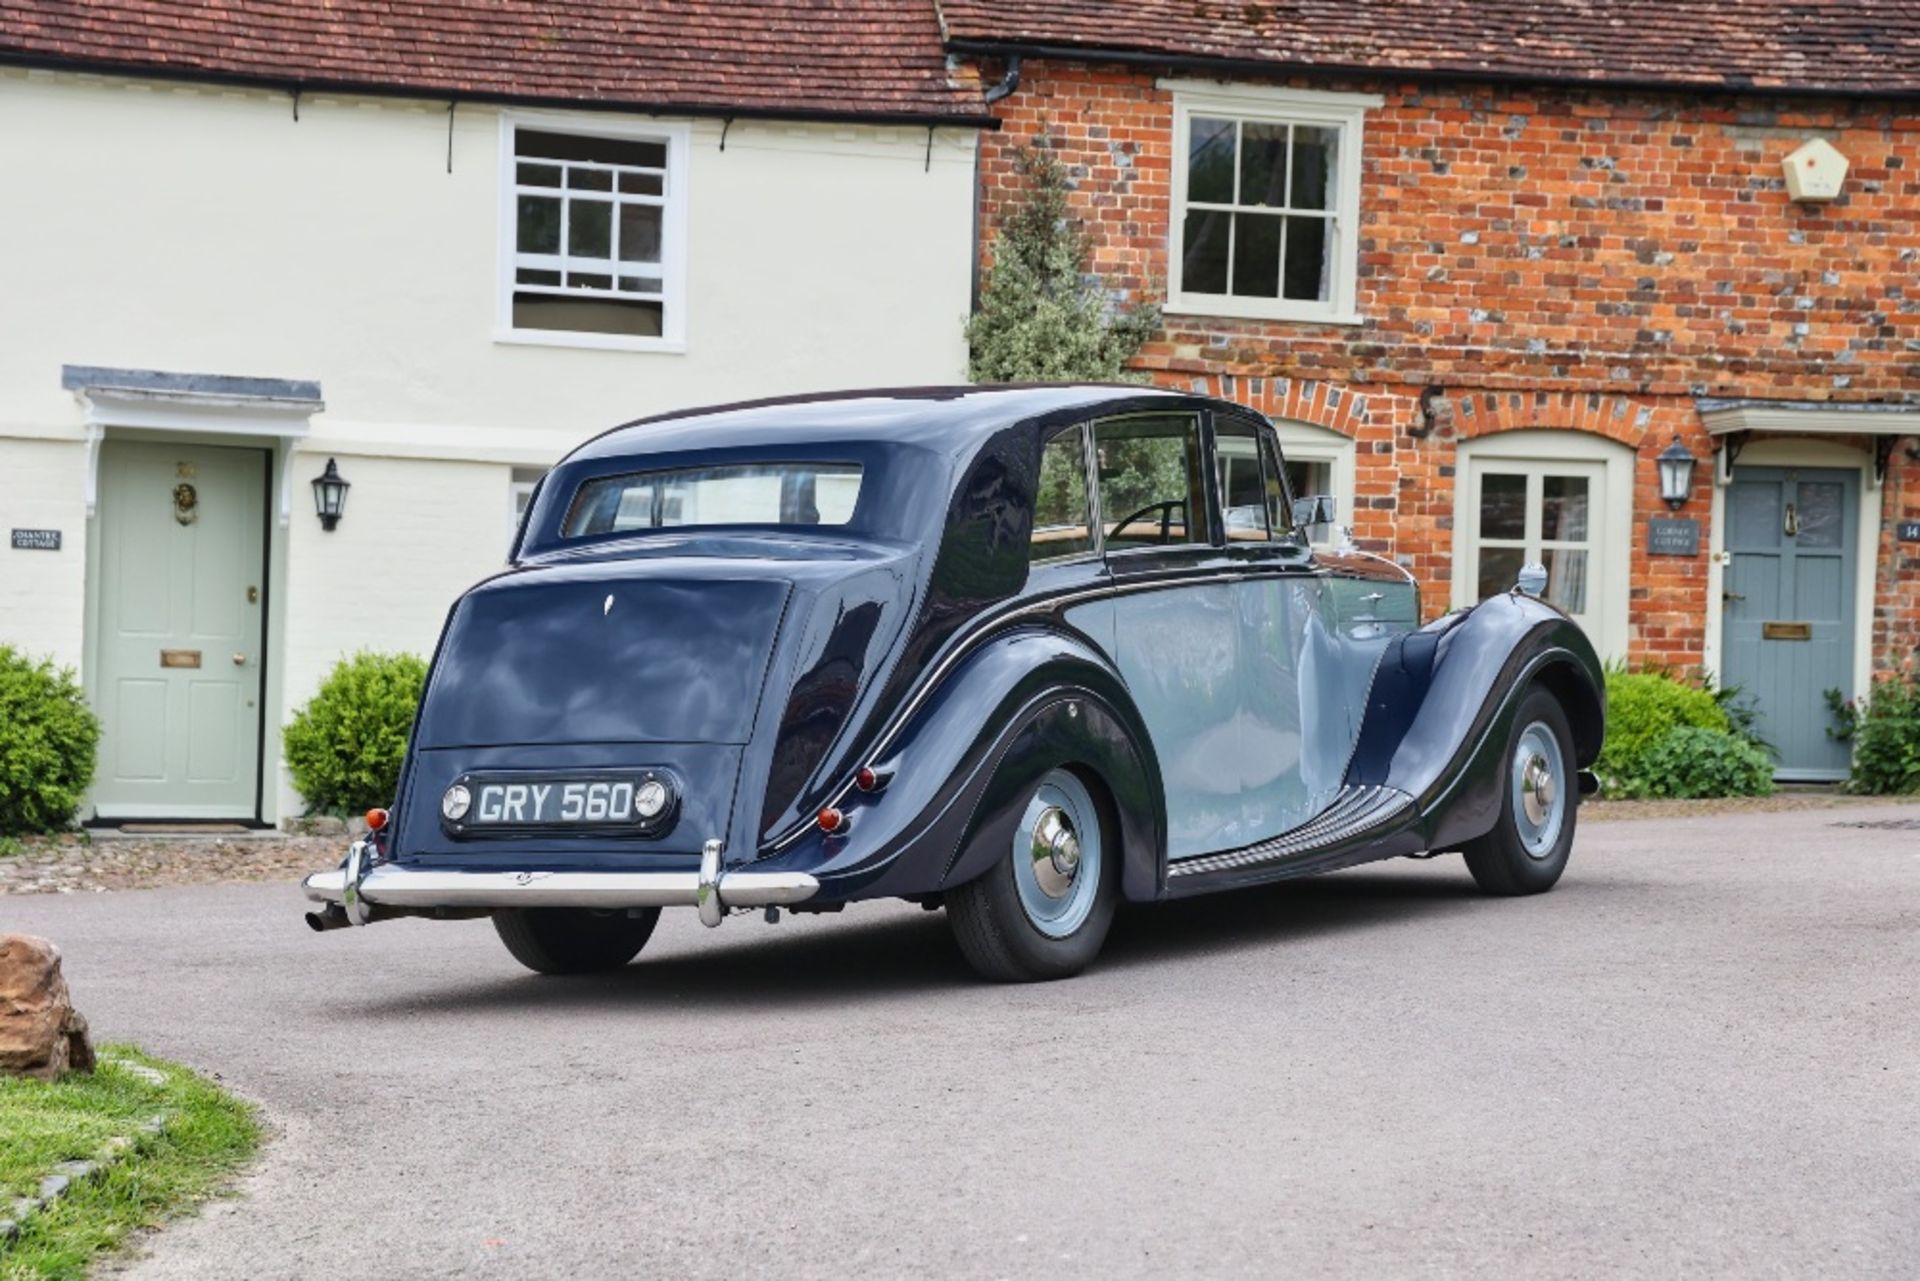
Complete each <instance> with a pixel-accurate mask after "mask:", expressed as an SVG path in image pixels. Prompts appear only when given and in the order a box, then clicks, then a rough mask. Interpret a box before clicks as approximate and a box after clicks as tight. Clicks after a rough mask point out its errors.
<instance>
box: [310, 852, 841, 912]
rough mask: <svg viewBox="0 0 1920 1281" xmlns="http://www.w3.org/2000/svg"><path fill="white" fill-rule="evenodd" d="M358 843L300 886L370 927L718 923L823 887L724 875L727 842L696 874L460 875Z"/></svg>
mask: <svg viewBox="0 0 1920 1281" xmlns="http://www.w3.org/2000/svg"><path fill="white" fill-rule="evenodd" d="M363 858H364V850H363V848H362V847H361V846H360V844H359V843H358V842H356V843H355V846H354V848H353V849H352V850H351V851H349V853H348V855H347V863H346V866H344V867H341V868H336V869H335V870H333V871H331V872H315V873H313V874H312V875H311V876H309V877H307V878H306V879H305V880H304V881H302V882H301V883H300V885H301V888H302V889H303V890H305V891H306V895H307V897H308V898H310V899H312V900H313V901H314V902H316V903H338V904H340V905H341V906H342V907H344V908H345V909H346V914H347V917H348V919H350V920H351V921H353V922H354V923H355V924H366V923H368V922H369V921H371V920H372V919H373V913H372V912H371V911H370V910H369V909H370V908H378V907H384V908H408V909H431V908H457V909H474V908H481V909H488V908H520V907H585V908H599V909H603V910H609V911H617V910H620V909H624V908H632V907H697V908H699V909H700V919H701V920H702V921H704V922H705V923H706V924H708V925H718V924H719V923H720V920H721V918H722V917H723V916H724V915H725V914H726V912H727V909H729V908H735V907H741V908H746V907H769V906H781V905H785V904H789V903H804V902H806V901H807V900H808V899H810V898H812V897H813V896H814V895H815V894H816V893H818V892H819V889H820V882H819V881H817V880H815V879H814V878H813V877H811V876H809V875H807V874H806V873H805V872H755V871H747V870H741V871H732V872H729V871H723V870H722V869H721V866H720V842H718V841H709V842H708V843H707V848H706V849H705V851H703V853H702V856H701V860H700V870H699V871H697V872H540V871H519V872H456V871H445V870H441V869H435V868H408V867H400V866H397V865H395V864H392V863H379V864H375V865H374V866H372V867H365V866H364V864H363Z"/></svg>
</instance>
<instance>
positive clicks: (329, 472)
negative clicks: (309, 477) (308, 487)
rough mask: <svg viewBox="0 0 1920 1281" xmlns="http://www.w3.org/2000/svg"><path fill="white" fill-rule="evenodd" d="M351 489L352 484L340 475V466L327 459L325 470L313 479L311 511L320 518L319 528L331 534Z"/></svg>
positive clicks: (344, 507)
mask: <svg viewBox="0 0 1920 1281" xmlns="http://www.w3.org/2000/svg"><path fill="white" fill-rule="evenodd" d="M351 488H353V482H351V481H349V480H347V479H345V478H344V477H342V476H341V475H340V466H339V464H338V463H336V462H335V461H334V460H333V459H331V458H329V459H327V469H326V470H325V471H323V472H321V473H320V474H319V475H318V476H315V477H314V478H313V510H314V511H315V512H316V513H318V515H319V517H320V528H322V529H324V530H326V531H328V532H329V533H331V532H332V531H333V527H334V526H335V525H338V524H339V523H340V513H341V512H343V511H345V510H346V506H347V491H348V490H349V489H351Z"/></svg>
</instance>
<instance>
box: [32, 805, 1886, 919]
mask: <svg viewBox="0 0 1920 1281" xmlns="http://www.w3.org/2000/svg"><path fill="white" fill-rule="evenodd" d="M1884 805H1911V806H1915V807H1920V796H1909V797H1871V796H1847V795H1845V794H1843V793H1839V792H1781V793H1779V794H1777V795H1774V796H1766V797H1757V798H1734V799H1728V800H1717V801H1588V802H1586V803H1585V804H1584V805H1582V806H1581V808H1580V819H1581V821H1582V822H1585V823H1595V822H1611V821H1615V820H1620V819H1646V818H1694V817H1699V816H1703V815H1715V814H1778V813H1788V812H1792V811H1797V810H1827V809H1847V808H1858V807H1861V806H1868V807H1872V806H1884ZM1916 816H1917V817H1920V810H1916ZM347 839H348V838H347V837H345V836H285V835H281V834H278V833H271V834H264V835H258V836H247V837H224V838H223V837H187V836H166V837H157V838H136V837H102V838H99V839H89V838H87V837H85V836H80V835H67V836H51V837H27V838H25V839H24V840H23V841H20V842H17V844H19V845H20V846H21V847H22V849H21V852H20V853H17V854H13V855H10V856H9V855H7V854H5V853H0V896H4V895H7V894H95V893H99V892H100V891H102V890H144V889H158V888H160V887H162V886H168V885H227V884H246V883H253V882H260V881H285V882H293V881H298V880H299V879H300V878H301V877H302V876H305V875H306V874H307V873H308V872H314V871H319V870H321V869H324V868H329V867H333V866H335V865H337V864H338V863H339V862H340V856H341V854H343V853H344V852H345V851H346V847H347ZM5 848H7V847H6V846H5V845H4V844H0V850H4V849H5Z"/></svg>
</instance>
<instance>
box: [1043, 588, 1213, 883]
mask: <svg viewBox="0 0 1920 1281" xmlns="http://www.w3.org/2000/svg"><path fill="white" fill-rule="evenodd" d="M1108 611H1110V613H1109V612H1108ZM1067 621H1068V622H1069V623H1071V624H1072V625H1073V626H1075V627H1077V628H1079V629H1080V630H1082V631H1083V632H1085V633H1087V635H1089V636H1091V637H1094V638H1095V639H1099V638H1100V637H1101V636H1103V635H1106V636H1111V637H1112V648H1111V649H1109V650H1108V652H1109V653H1110V654H1112V655H1113V658H1114V662H1115V665H1116V666H1118V667H1119V669H1120V675H1121V677H1122V678H1123V679H1124V680H1125V681H1126V683H1127V688H1128V690H1129V691H1130V692H1131V693H1132V694H1133V700H1134V705H1135V706H1136V707H1138V708H1139V709H1140V715H1141V718H1142V719H1143V720H1145V721H1146V724H1147V731H1148V733H1150V734H1152V735H1153V747H1154V751H1155V752H1156V753H1157V754H1158V755H1159V757H1160V774H1161V780H1162V782H1163V783H1164V785H1165V788H1166V797H1167V848H1168V854H1169V856H1170V857H1172V858H1182V857H1185V856H1187V855H1191V854H1202V853H1207V852H1209V851H1212V850H1218V849H1227V848H1230V847H1232V846H1235V845H1241V844H1245V842H1244V841H1243V840H1241V839H1240V836H1241V833H1242V832H1243V831H1244V828H1245V823H1244V815H1243V811H1242V806H1241V802H1240V785H1241V779H1240V757H1241V749H1240V742H1239V739H1240V729H1239V719H1238V713H1239V712H1240V710H1241V709H1240V679H1239V672H1238V664H1237V660H1236V649H1237V640H1238V638H1237V632H1238V624H1237V622H1236V619H1235V614H1234V601H1233V588H1232V586H1231V585H1230V584H1227V583H1210V584H1204V585H1201V586H1195V587H1184V586H1183V587H1178V588H1169V589H1167V590H1164V591H1147V592H1136V593H1134V594H1131V595H1127V596H1121V597H1118V598H1115V599H1113V600H1111V601H1100V602H1095V603H1093V604H1089V605H1082V606H1076V607H1075V608H1073V609H1071V610H1068V611H1067Z"/></svg>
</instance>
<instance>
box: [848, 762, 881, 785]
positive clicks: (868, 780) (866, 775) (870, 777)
mask: <svg viewBox="0 0 1920 1281" xmlns="http://www.w3.org/2000/svg"><path fill="white" fill-rule="evenodd" d="M853 785H854V786H855V787H857V788H859V789H860V790H861V791H863V792H871V791H872V790H873V789H874V788H876V787H878V786H880V776H879V775H878V774H876V773H874V771H873V766H871V765H865V766H862V767H861V769H860V772H859V773H858V774H855V775H854V776H853Z"/></svg>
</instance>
